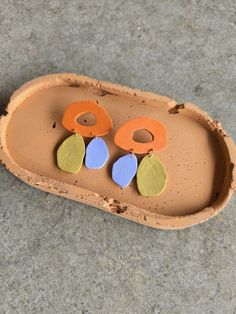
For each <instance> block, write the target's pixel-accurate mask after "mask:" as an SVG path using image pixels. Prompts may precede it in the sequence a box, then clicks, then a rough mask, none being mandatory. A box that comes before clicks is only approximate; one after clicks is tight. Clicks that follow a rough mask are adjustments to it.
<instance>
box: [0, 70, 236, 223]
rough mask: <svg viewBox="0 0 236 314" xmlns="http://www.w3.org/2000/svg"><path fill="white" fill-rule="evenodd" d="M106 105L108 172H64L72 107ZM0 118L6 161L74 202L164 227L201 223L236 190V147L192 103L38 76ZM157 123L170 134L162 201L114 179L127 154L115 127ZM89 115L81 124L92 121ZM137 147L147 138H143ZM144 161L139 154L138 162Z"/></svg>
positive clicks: (163, 155)
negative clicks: (66, 120)
mask: <svg viewBox="0 0 236 314" xmlns="http://www.w3.org/2000/svg"><path fill="white" fill-rule="evenodd" d="M84 100H91V101H96V102H97V103H98V104H101V105H102V106H103V107H104V108H105V109H106V111H107V112H108V113H109V115H110V116H111V118H112V121H113V129H112V130H111V132H110V133H109V134H107V135H105V136H104V140H105V142H106V143H107V146H108V148H109V154H110V155H109V160H108V161H107V163H106V165H105V166H104V167H103V168H102V169H98V170H88V169H86V168H85V167H84V166H82V167H81V170H80V172H79V173H78V174H71V173H66V172H63V171H61V170H60V169H59V168H58V167H57V163H56V157H55V156H56V150H57V149H58V147H59V145H60V143H61V142H62V141H63V140H65V139H66V138H67V137H68V136H69V135H70V132H69V131H67V130H66V129H65V128H63V126H62V123H61V121H62V116H63V112H64V111H65V108H66V107H67V105H68V104H69V103H73V102H78V101H84ZM6 110H7V114H6V115H3V116H2V117H1V119H0V160H1V163H2V164H4V165H5V167H6V168H7V169H8V170H9V171H10V172H11V173H13V174H14V175H15V176H17V177H18V178H20V179H21V180H23V181H24V182H26V183H27V184H29V185H31V186H33V187H35V188H38V189H40V190H43V191H47V192H50V193H54V194H57V195H59V196H63V197H66V198H69V199H73V200H76V201H79V202H82V203H85V204H89V205H91V206H95V207H97V208H100V209H103V210H105V211H107V212H110V213H113V214H116V215H119V216H122V217H124V218H127V219H129V220H132V221H136V222H138V223H141V224H145V225H148V226H151V227H155V228H160V229H181V228H185V227H189V226H192V225H196V224H198V223H201V222H203V221H206V220H207V219H209V218H211V217H213V216H215V215H216V214H217V213H219V212H220V211H221V210H222V209H223V208H224V207H225V206H226V204H227V203H228V201H229V199H230V197H231V196H232V194H233V191H235V190H236V167H235V165H236V148H235V144H234V142H233V140H232V139H231V138H230V137H228V136H227V134H226V132H225V131H224V130H223V128H222V127H221V124H220V123H219V122H217V121H213V120H212V119H211V118H210V117H209V116H208V114H207V113H205V112H203V111H202V110H200V109H199V108H198V107H196V106H195V105H193V104H190V103H185V104H181V105H178V104H176V102H175V101H174V100H172V99H170V98H168V97H164V96H160V95H157V94H153V93H148V92H143V91H140V90H135V89H130V88H127V87H123V86H119V85H115V84H111V83H107V82H102V81H97V80H95V79H91V78H88V77H84V76H78V75H75V74H69V73H65V74H52V75H47V76H44V77H39V78H37V79H35V80H33V81H30V82H28V83H27V84H25V85H23V86H22V87H21V88H20V89H18V90H17V91H16V92H15V93H14V94H13V95H12V97H11V99H10V102H9V104H8V107H7V109H6ZM139 116H146V117H150V118H152V119H157V120H159V121H161V123H163V124H164V125H165V126H166V128H167V130H168V147H167V148H166V149H165V150H163V151H162V150H161V151H159V152H158V158H160V160H162V161H163V163H164V165H165V167H166V171H167V174H168V181H167V183H166V186H165V189H164V191H163V192H162V193H161V194H160V195H159V196H157V197H156V196H148V197H146V196H141V195H139V194H138V192H137V186H136V181H135V180H133V181H132V182H131V184H130V185H129V186H127V187H126V188H120V187H119V186H117V185H116V184H115V183H114V182H113V181H112V179H111V168H112V164H113V163H114V161H115V160H116V159H117V158H118V157H120V156H122V155H124V154H125V152H124V151H123V150H122V148H119V147H117V146H116V145H115V144H114V135H115V132H116V130H117V129H118V128H119V127H120V126H121V125H122V124H124V123H125V122H126V121H128V120H130V119H134V118H137V117H139ZM89 119H92V118H91V117H90V116H89V115H88V117H87V118H84V120H83V121H82V122H81V123H84V124H85V125H86V123H89V122H91V121H89ZM137 137H138V138H137V140H138V141H139V142H144V141H147V137H148V134H146V133H145V132H141V133H140V134H137ZM138 158H139V157H138Z"/></svg>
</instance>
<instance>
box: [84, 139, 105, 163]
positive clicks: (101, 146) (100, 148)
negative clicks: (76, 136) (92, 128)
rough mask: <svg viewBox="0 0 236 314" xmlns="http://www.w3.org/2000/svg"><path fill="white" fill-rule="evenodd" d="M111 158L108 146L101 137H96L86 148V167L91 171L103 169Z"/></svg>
mask: <svg viewBox="0 0 236 314" xmlns="http://www.w3.org/2000/svg"><path fill="white" fill-rule="evenodd" d="M108 158H109V151H108V147H107V144H106V143H105V141H104V140H103V139H102V138H101V137H95V138H94V139H92V141H91V142H90V143H89V144H88V146H87V148H86V156H85V166H86V167H87V168H89V169H100V168H102V167H103V166H104V165H105V163H106V162H107V160H108Z"/></svg>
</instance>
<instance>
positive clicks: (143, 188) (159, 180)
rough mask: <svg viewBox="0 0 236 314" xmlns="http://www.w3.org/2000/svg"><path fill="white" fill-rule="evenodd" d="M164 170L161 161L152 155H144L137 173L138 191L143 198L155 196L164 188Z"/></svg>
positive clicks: (165, 179) (165, 177) (165, 176)
mask: <svg viewBox="0 0 236 314" xmlns="http://www.w3.org/2000/svg"><path fill="white" fill-rule="evenodd" d="M166 181H167V175H166V170H165V168H164V166H163V165H162V163H161V161H160V160H159V159H158V158H157V157H156V156H155V155H154V154H153V155H146V156H145V157H144V158H143V159H142V160H141V162H140V164H139V167H138V171H137V185H138V190H139V192H140V194H141V195H143V196H157V195H159V194H160V193H161V192H162V191H163V190H164V188H165V185H166Z"/></svg>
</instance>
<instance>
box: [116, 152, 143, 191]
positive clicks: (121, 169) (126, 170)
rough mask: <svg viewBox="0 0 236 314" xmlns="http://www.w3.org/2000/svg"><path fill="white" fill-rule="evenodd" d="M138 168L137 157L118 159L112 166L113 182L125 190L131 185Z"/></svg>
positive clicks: (127, 156) (129, 155)
mask: <svg viewBox="0 0 236 314" xmlns="http://www.w3.org/2000/svg"><path fill="white" fill-rule="evenodd" d="M137 168H138V161H137V157H136V156H135V155H134V154H128V155H125V156H123V157H120V158H119V159H117V161H116V162H114V164H113V166H112V180H113V181H114V182H115V183H117V184H118V185H119V186H120V187H122V188H124V187H126V186H128V185H129V184H130V182H131V181H132V179H133V177H134V176H135V174H136V172H137Z"/></svg>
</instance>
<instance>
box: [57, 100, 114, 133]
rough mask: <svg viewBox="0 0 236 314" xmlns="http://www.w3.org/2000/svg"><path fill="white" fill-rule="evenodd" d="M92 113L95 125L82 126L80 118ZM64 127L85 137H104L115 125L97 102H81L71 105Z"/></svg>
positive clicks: (64, 118)
mask: <svg viewBox="0 0 236 314" xmlns="http://www.w3.org/2000/svg"><path fill="white" fill-rule="evenodd" d="M85 113H91V114H93V115H94V116H95V118H96V124H95V125H82V124H79V123H78V122H77V119H78V117H79V116H81V115H83V114H85ZM62 125H63V126H64V128H66V129H67V130H69V131H71V132H74V133H79V134H80V135H82V136H84V137H94V136H103V135H106V134H108V133H109V132H110V131H111V130H112V127H113V123H112V120H111V117H110V115H109V114H108V112H107V111H106V110H105V109H104V108H103V107H101V106H99V105H98V104H97V103H96V102H95V101H79V102H76V103H73V104H70V105H69V106H68V107H67V108H66V110H65V112H64V115H63V118H62Z"/></svg>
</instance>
